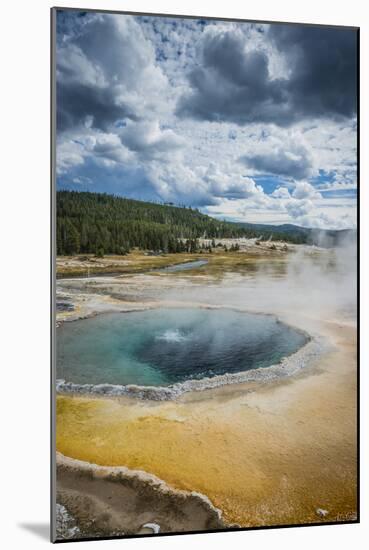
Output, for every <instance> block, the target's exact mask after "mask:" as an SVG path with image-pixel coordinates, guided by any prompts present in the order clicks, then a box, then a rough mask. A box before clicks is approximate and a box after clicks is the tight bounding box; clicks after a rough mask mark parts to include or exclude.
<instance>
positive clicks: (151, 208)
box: [56, 191, 306, 255]
mask: <svg viewBox="0 0 369 550" xmlns="http://www.w3.org/2000/svg"><path fill="white" fill-rule="evenodd" d="M56 225H57V227H56V237H57V254H58V255H70V254H78V253H86V254H88V253H92V254H97V255H103V254H126V253H128V252H129V251H130V250H131V249H132V248H134V247H138V248H140V249H143V250H153V251H159V250H162V251H164V252H184V251H188V252H196V251H197V250H198V244H197V239H198V238H200V237H204V238H208V239H214V238H215V239H217V238H218V239H219V238H237V237H248V238H254V237H256V238H261V239H272V240H285V241H289V242H294V243H303V242H306V235H305V234H300V233H298V232H296V234H295V233H294V232H292V231H291V232H288V233H285V232H278V230H276V228H275V227H270V228H267V229H264V228H263V229H260V228H256V229H253V228H252V227H245V226H242V224H237V223H232V222H226V221H220V220H216V219H214V218H211V217H210V216H206V215H204V214H201V212H199V211H198V210H197V209H192V208H185V207H176V206H170V205H160V204H153V203H150V202H142V201H137V200H132V199H125V198H122V197H116V196H112V195H106V194H102V193H89V192H77V191H58V192H57V224H56Z"/></svg>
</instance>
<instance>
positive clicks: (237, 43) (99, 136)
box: [57, 11, 357, 229]
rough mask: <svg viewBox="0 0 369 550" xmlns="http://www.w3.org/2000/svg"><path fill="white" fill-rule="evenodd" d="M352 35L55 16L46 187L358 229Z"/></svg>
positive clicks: (239, 217)
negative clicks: (53, 162)
mask: <svg viewBox="0 0 369 550" xmlns="http://www.w3.org/2000/svg"><path fill="white" fill-rule="evenodd" d="M356 178H357V174H356V32H355V31H354V30H351V29H337V28H325V27H308V26H297V25H280V24H275V25H265V24H255V23H253V24H251V23H233V22H222V21H209V20H206V21H205V20H200V19H178V18H162V17H148V16H141V17H135V16H129V15H110V14H93V13H88V14H87V13H83V12H78V11H59V12H58V16H57V186H58V189H76V190H83V191H86V190H89V191H97V192H107V193H112V194H116V195H121V196H125V197H131V198H136V199H141V200H150V201H165V202H173V203H175V204H185V205H187V206H192V207H197V208H199V209H200V210H201V211H202V212H204V213H206V214H209V215H211V216H214V217H218V218H221V219H227V220H232V221H247V222H255V223H273V224H280V223H294V224H297V225H303V226H308V227H320V228H335V229H341V228H348V227H354V226H355V224H356V190H357V181H356Z"/></svg>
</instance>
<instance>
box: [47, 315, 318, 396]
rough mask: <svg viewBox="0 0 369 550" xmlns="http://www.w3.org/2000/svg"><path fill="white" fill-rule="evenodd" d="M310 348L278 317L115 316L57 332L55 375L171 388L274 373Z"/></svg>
mask: <svg viewBox="0 0 369 550" xmlns="http://www.w3.org/2000/svg"><path fill="white" fill-rule="evenodd" d="M306 342H307V336H306V335H305V334H303V333H302V332H301V331H298V330H295V329H293V328H292V327H290V326H287V325H285V324H284V323H282V322H280V321H279V320H278V319H277V318H276V317H274V316H272V315H262V314H251V313H245V312H239V311H235V310H231V309H224V308H222V309H205V308H180V309H162V308H158V309H151V310H145V311H135V312H129V313H111V314H104V315H98V316H96V317H93V318H90V319H85V320H80V321H76V322H73V323H65V324H63V325H62V326H61V327H60V328H59V329H58V338H57V344H58V345H57V376H58V378H59V379H63V380H65V381H67V382H72V383H74V384H93V385H97V384H114V385H121V386H125V385H130V384H134V385H138V386H170V385H173V384H178V383H181V382H185V381H186V380H194V379H195V380H199V379H202V378H211V377H215V376H219V375H224V374H234V373H238V372H244V371H248V370H251V369H257V368H263V367H268V366H270V365H274V364H277V363H279V361H280V360H281V359H282V358H283V357H285V356H288V355H291V354H292V353H294V352H296V351H297V350H298V349H299V348H300V347H301V346H303V345H304V344H305V343H306Z"/></svg>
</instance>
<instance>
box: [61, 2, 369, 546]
mask: <svg viewBox="0 0 369 550" xmlns="http://www.w3.org/2000/svg"><path fill="white" fill-rule="evenodd" d="M358 43H359V30H358V29H357V28H353V27H334V26H325V25H307V24H298V23H293V24H291V23H272V22H258V21H243V20H242V21H241V20H231V19H226V20H223V19H212V18H205V17H197V16H169V15H168V16H167V15H154V14H146V15H145V14H133V13H119V12H107V11H93V10H80V9H69V8H54V9H53V10H52V142H53V143H52V245H53V250H52V256H53V263H52V283H53V297H52V298H53V299H52V302H53V304H52V305H53V307H52V326H53V328H52V434H51V435H52V479H51V481H52V483H51V485H52V497H51V498H52V500H51V504H52V506H51V509H52V540H53V541H57V542H61V541H71V540H75V541H77V540H83V539H84V540H89V539H101V538H113V537H132V536H134V537H136V536H137V537H139V536H160V535H168V534H181V533H182V534H184V533H196V532H212V531H224V530H225V531H227V530H239V529H251V528H260V527H283V526H298V525H320V524H332V523H352V522H357V521H358V514H359V510H358V486H357V476H358V462H357V451H358V436H357V421H358V411H357V380H358V364H357V358H356V352H357V265H358V264H357V229H356V228H357V206H358V204H357V189H358V164H357V160H358V156H357V142H358V133H357V132H358V131H357V124H358V74H357V73H358V66H357V60H358Z"/></svg>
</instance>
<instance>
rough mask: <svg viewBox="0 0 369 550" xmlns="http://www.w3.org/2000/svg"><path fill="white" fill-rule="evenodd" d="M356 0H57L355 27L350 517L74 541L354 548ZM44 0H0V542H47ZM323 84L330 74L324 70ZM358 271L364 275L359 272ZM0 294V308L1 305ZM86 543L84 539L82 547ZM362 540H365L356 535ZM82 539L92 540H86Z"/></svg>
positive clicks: (366, 22) (367, 184)
mask: <svg viewBox="0 0 369 550" xmlns="http://www.w3.org/2000/svg"><path fill="white" fill-rule="evenodd" d="M365 4H367V2H365V1H362V2H360V0H350V1H345V2H343V1H341V0H304V1H297V0H278V1H275V0H254V1H253V2H237V1H236V0H222V1H221V2H219V1H218V2H217V1H214V0H213V1H212V2H211V1H206V0H176V2H173V1H172V2H170V1H169V0H155V1H151V2H150V1H149V0H146V1H143V0H135V1H133V0H131V1H124V0H120V1H118V0H115V1H113V0H98V1H91V0H80V1H75V0H68V1H67V0H66V5H68V6H71V7H73V6H75V7H83V8H86V7H91V8H105V9H115V10H119V9H120V10H132V11H151V12H159V13H178V14H181V13H185V14H190V15H210V16H219V17H222V16H223V17H240V18H250V19H266V20H276V21H298V22H309V23H328V24H343V25H355V26H360V27H361V79H362V87H361V125H362V132H361V134H362V147H361V151H362V156H361V157H362V158H361V161H362V173H361V210H362V219H363V221H362V228H361V240H362V247H361V248H362V250H361V267H362V281H363V282H364V284H363V289H362V305H361V316H362V342H361V344H362V360H361V395H362V399H361V401H362V443H361V453H362V523H361V524H360V525H348V526H332V527H331V526H326V527H313V528H294V529H280V530H269V531H249V532H243V533H221V534H220V533H219V534H218V533H217V534H209V535H194V536H184V537H163V538H161V537H160V538H157V539H133V540H124V541H122V540H120V541H119V540H118V541H100V542H94V543H79V545H78V548H82V547H83V548H84V547H85V546H86V544H89V545H90V546H91V545H93V548H94V549H96V550H98V549H99V548H105V547H110V548H114V547H115V548H118V547H121V546H124V547H125V548H127V549H129V550H131V549H135V550H142V549H148V550H158V549H159V548H160V550H166V549H169V548H171V549H172V548H175V549H184V548H187V547H188V545H191V547H192V548H193V549H194V550H195V549H197V548H204V547H206V546H208V547H212V548H222V547H223V546H224V545H228V546H232V548H235V549H238V548H244V547H245V546H248V547H250V548H251V547H257V548H258V550H259V549H260V550H263V549H264V548H268V549H269V548H271V547H273V549H277V550H278V549H279V548H283V549H284V550H288V549H290V548H291V549H292V548H293V549H295V548H296V547H298V548H299V550H304V549H305V548H306V549H307V548H309V550H311V548H316V549H320V548H324V547H328V548H330V547H334V548H335V549H341V548H342V549H343V548H344V549H345V550H346V549H347V548H350V549H353V548H363V547H364V540H365V538H367V539H369V528H368V524H369V499H368V496H369V484H368V468H369V458H368V433H369V430H368V422H367V418H368V417H369V413H368V393H367V390H368V375H367V368H368V344H367V342H368V326H369V319H368V310H367V308H365V306H367V304H368V290H367V281H368V280H369V277H368V252H367V251H368V245H369V228H368V220H369V202H368V191H369V181H368V153H369V144H368V120H369V119H368V70H369V59H368V31H369V19H368V14H367V13H366V10H365ZM52 5H53V4H52V2H50V1H49V0H34V1H30V0H17V1H13V2H11V1H10V0H8V2H6V3H3V4H2V7H1V19H0V25H1V28H0V40H1V47H0V55H1V64H0V75H1V87H0V94H1V101H0V105H1V111H2V113H1V117H0V139H1V159H2V162H1V164H0V174H1V176H0V177H1V187H0V224H1V227H0V238H1V248H0V261H1V269H0V273H1V282H0V283H1V284H0V289H1V290H0V292H1V295H0V298H1V300H0V323H1V327H0V331H1V332H0V335H1V338H0V342H1V345H0V360H1V367H0V369H1V371H0V376H1V378H0V380H1V394H0V405H1V409H2V410H1V412H0V419H1V425H2V427H1V431H0V449H1V450H0V457H1V463H2V464H1V468H0V507H1V511H0V536H1V544H2V547H3V548H6V549H8V548H17V549H18V548H19V549H21V548H27V549H34V548H39V547H40V546H42V545H43V546H45V545H47V544H48V542H47V541H48V520H49V198H50V176H49V8H50V7H51V6H52ZM102 47H103V45H102ZM332 86H334V82H332ZM365 283H366V284H365ZM4 305H5V308H4ZM90 546H89V547H90ZM365 546H366V547H367V543H366V544H365ZM91 547H92V546H91Z"/></svg>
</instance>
